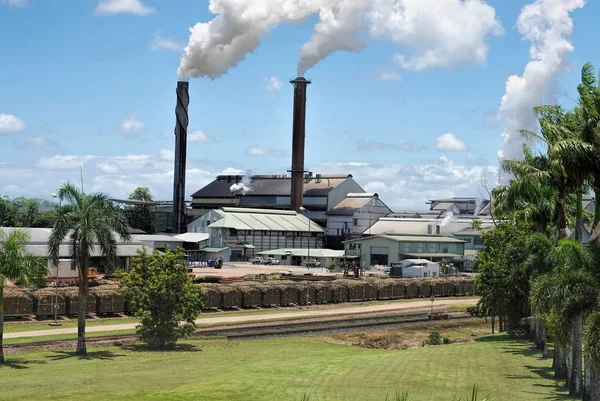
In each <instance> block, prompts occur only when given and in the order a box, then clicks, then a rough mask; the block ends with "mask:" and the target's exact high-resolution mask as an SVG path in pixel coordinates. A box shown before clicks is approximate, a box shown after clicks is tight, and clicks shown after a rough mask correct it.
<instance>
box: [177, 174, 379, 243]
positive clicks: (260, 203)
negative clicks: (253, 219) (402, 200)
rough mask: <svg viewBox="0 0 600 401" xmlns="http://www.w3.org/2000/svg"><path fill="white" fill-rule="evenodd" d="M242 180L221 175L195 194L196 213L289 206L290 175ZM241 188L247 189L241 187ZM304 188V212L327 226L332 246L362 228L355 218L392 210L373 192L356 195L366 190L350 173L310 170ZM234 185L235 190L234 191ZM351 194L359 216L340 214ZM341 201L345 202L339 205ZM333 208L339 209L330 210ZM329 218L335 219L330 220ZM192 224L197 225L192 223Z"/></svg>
mask: <svg viewBox="0 0 600 401" xmlns="http://www.w3.org/2000/svg"><path fill="white" fill-rule="evenodd" d="M243 180H244V177H243V176H241V175H220V176H218V177H217V178H216V179H215V180H214V181H213V182H211V183H210V184H208V185H206V186H205V187H204V188H202V189H200V190H199V191H197V192H196V193H194V194H193V195H192V208H193V209H194V213H196V214H198V215H200V214H201V213H206V212H208V211H211V210H214V209H220V208H222V207H240V208H259V209H271V210H273V209H274V210H289V209H290V194H291V178H290V176H289V175H255V176H252V177H250V180H249V182H248V183H247V184H246V183H244V182H243ZM236 184H237V185H236ZM242 184H243V185H242ZM239 188H244V189H243V190H239ZM303 188H304V195H303V208H304V209H305V212H304V214H305V215H306V217H308V218H309V219H311V220H312V221H314V222H316V223H317V224H319V225H320V226H321V227H325V228H326V229H327V230H326V233H325V235H326V237H325V240H326V242H327V244H328V247H329V248H338V249H340V250H341V249H342V248H343V246H342V245H341V241H342V240H344V239H348V238H350V237H349V235H351V234H353V233H356V232H359V233H360V232H362V231H361V230H359V229H357V228H356V227H355V226H354V222H356V223H357V224H358V225H359V226H361V227H364V226H365V224H368V223H366V222H368V220H367V219H368V218H369V217H368V216H367V215H368V214H369V213H370V218H371V220H372V221H376V220H377V218H379V217H380V216H382V215H383V214H384V213H385V212H387V213H390V212H391V211H390V210H389V209H387V206H385V205H383V202H381V201H379V200H374V199H373V198H374V196H373V195H374V194H367V195H366V197H365V198H364V199H362V198H361V197H360V196H357V194H364V193H365V191H364V189H363V188H361V186H360V185H358V184H357V183H356V181H354V179H353V178H352V175H351V174H345V175H338V174H315V175H312V173H308V174H307V175H306V177H305V180H304V186H303ZM232 189H234V190H235V192H232ZM349 194H350V195H351V196H350V198H351V199H350V200H348V201H347V202H346V204H347V205H348V206H350V207H351V209H353V210H354V211H355V212H358V213H359V216H354V215H349V216H348V215H345V217H343V216H344V215H342V214H340V211H342V210H346V206H344V202H345V201H346V200H347V198H348V197H349V196H348V195H349ZM359 198H360V200H359ZM367 198H369V199H370V200H371V202H369V201H368V200H367ZM363 200H364V201H365V203H363V204H362V205H361V206H359V207H358V208H356V207H355V205H356V204H357V202H362V201H363ZM340 204H342V205H341V206H340ZM369 205H372V206H369ZM367 209H368V210H370V212H368V210H367ZM334 210H337V212H334V213H333V214H330V212H332V211H334ZM341 213H348V212H347V211H344V212H341ZM363 215H364V216H363ZM330 221H332V223H331V224H330ZM192 227H195V226H194V225H192ZM188 230H189V229H188Z"/></svg>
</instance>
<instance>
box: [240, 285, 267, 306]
mask: <svg viewBox="0 0 600 401" xmlns="http://www.w3.org/2000/svg"><path fill="white" fill-rule="evenodd" d="M236 288H237V290H238V291H239V292H240V293H241V294H242V302H241V305H242V306H243V307H244V308H255V307H257V306H261V305H262V292H261V291H260V290H259V289H258V288H256V287H253V286H250V285H239V286H236Z"/></svg>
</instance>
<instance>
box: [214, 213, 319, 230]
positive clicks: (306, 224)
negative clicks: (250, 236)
mask: <svg viewBox="0 0 600 401" xmlns="http://www.w3.org/2000/svg"><path fill="white" fill-rule="evenodd" d="M217 213H219V215H221V216H223V218H222V219H220V220H217V221H216V222H214V223H212V224H210V225H209V228H218V227H222V228H234V229H236V230H249V231H293V232H308V231H310V232H313V233H323V232H324V231H325V230H324V229H323V228H322V227H321V226H319V225H318V224H317V223H315V222H313V221H310V220H309V219H308V218H307V217H306V216H304V215H303V214H301V213H296V212H294V211H286V210H267V211H265V210H263V209H243V208H223V210H218V211H217Z"/></svg>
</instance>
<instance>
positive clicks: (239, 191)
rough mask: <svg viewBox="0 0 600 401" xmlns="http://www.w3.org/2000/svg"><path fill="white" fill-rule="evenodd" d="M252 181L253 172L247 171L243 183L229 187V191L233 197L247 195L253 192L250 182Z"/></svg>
mask: <svg viewBox="0 0 600 401" xmlns="http://www.w3.org/2000/svg"><path fill="white" fill-rule="evenodd" d="M251 179H252V170H247V171H246V174H245V175H244V176H243V177H242V181H241V182H236V183H235V184H233V185H232V186H231V187H229V191H230V192H231V193H232V194H233V195H246V194H247V193H248V192H250V191H252V188H251V187H250V181H251Z"/></svg>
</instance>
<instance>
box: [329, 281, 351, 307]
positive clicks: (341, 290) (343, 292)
mask: <svg viewBox="0 0 600 401" xmlns="http://www.w3.org/2000/svg"><path fill="white" fill-rule="evenodd" d="M330 288H331V292H332V301H333V302H335V303H339V302H348V288H347V287H346V286H345V285H343V284H340V283H335V282H334V283H332V284H331V287H330Z"/></svg>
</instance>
